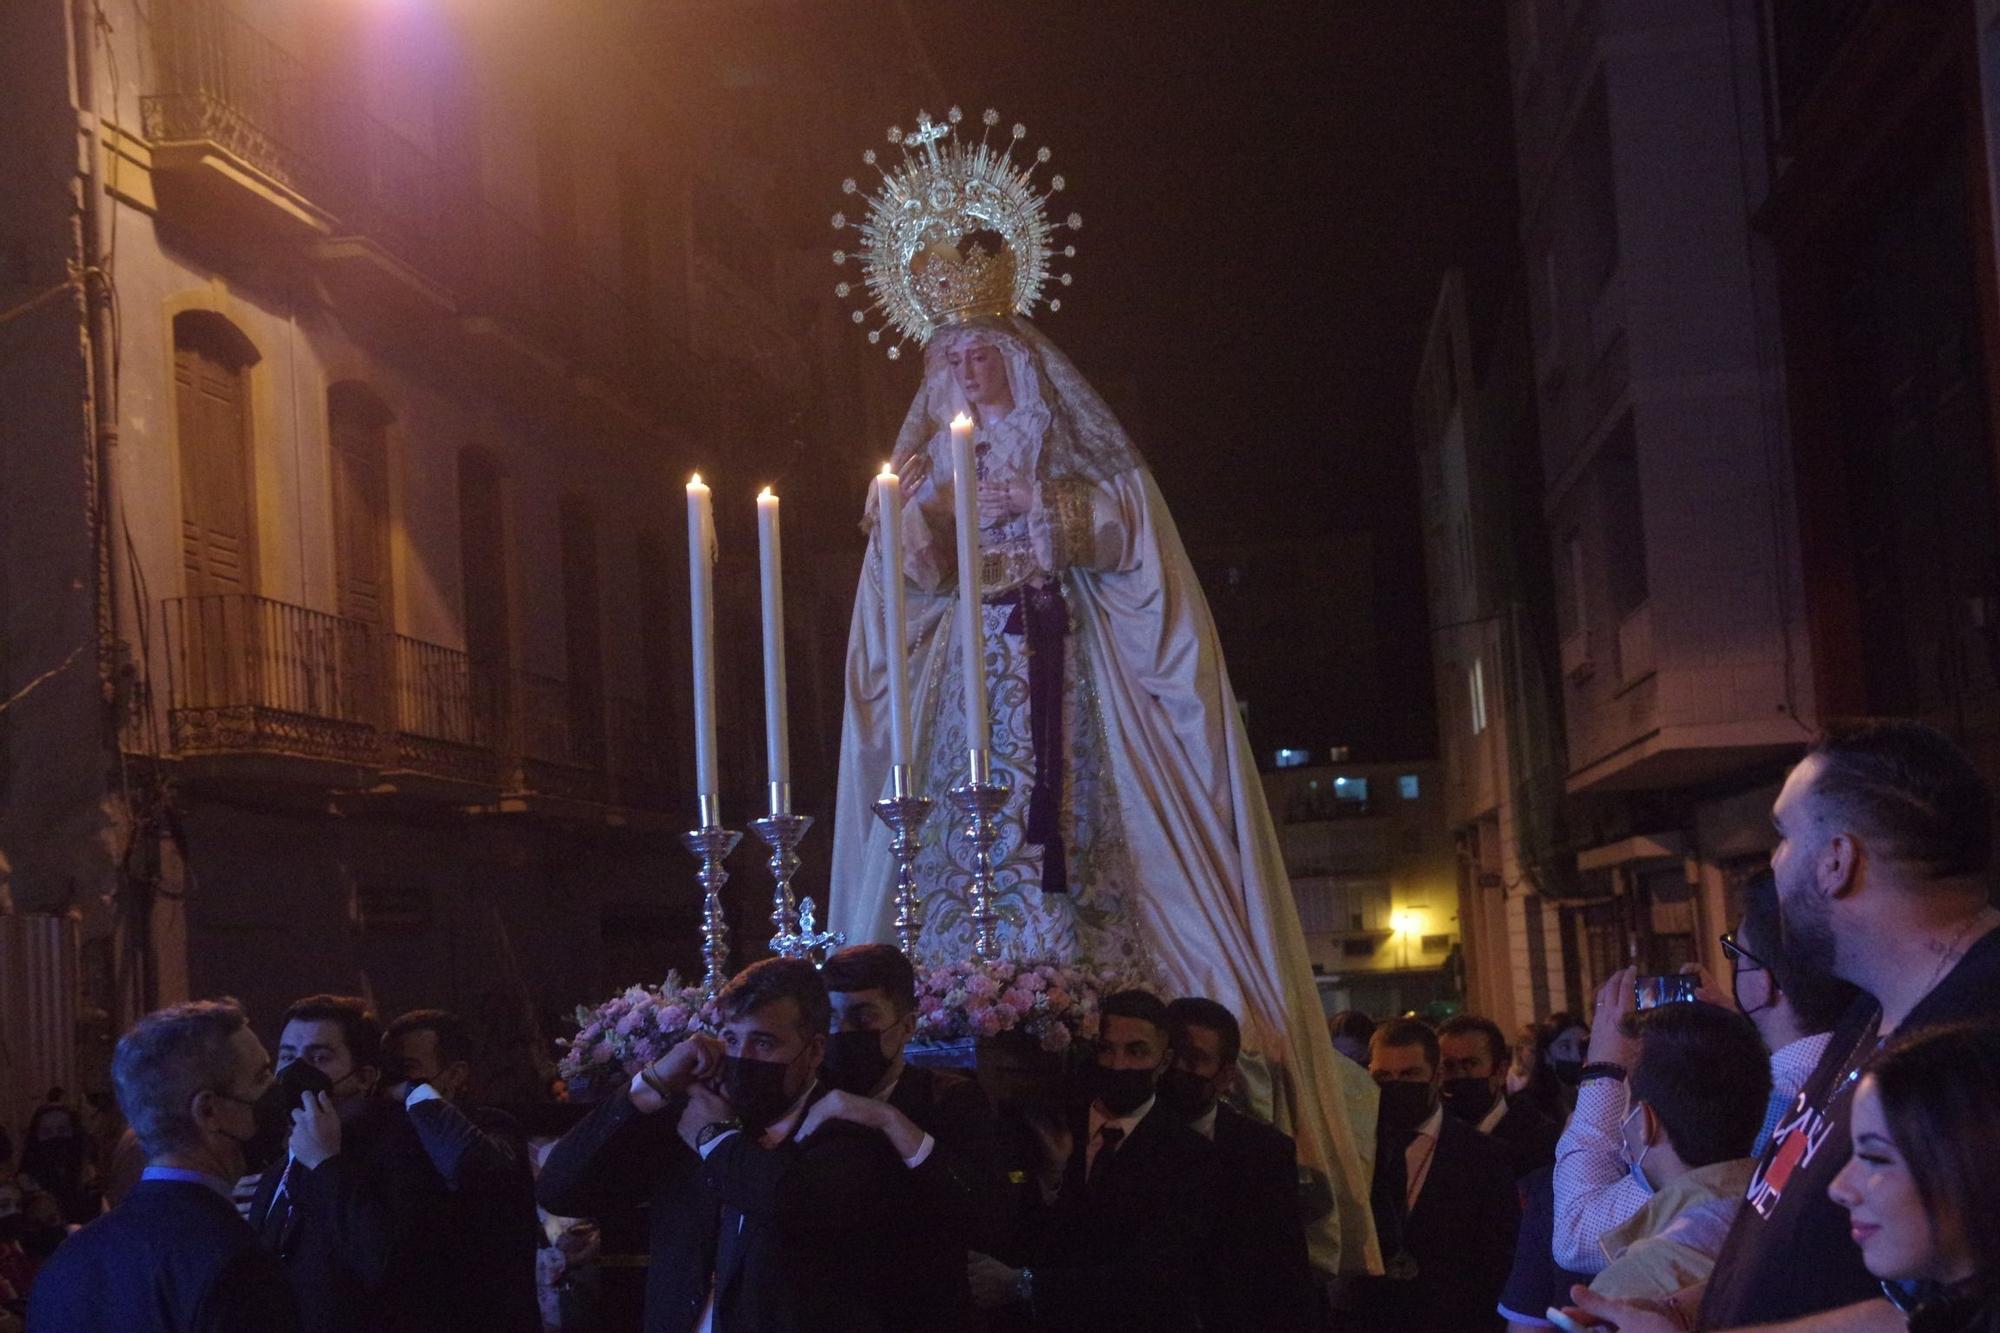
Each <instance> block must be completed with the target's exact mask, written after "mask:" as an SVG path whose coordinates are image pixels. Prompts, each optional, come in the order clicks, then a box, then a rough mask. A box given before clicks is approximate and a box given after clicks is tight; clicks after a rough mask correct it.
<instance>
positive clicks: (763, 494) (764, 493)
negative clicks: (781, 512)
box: [757, 486, 778, 500]
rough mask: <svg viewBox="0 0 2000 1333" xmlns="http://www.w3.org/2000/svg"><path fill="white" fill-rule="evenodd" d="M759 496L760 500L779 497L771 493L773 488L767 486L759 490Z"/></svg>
mask: <svg viewBox="0 0 2000 1333" xmlns="http://www.w3.org/2000/svg"><path fill="white" fill-rule="evenodd" d="M757 498H758V499H759V500H775V499H777V498H778V497H777V496H775V495H773V494H771V488H770V487H769V486H766V487H765V488H764V489H763V490H761V491H759V492H757Z"/></svg>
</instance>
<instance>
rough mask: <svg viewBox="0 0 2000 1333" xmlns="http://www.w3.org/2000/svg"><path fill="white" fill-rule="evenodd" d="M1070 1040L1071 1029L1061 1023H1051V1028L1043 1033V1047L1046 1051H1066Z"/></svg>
mask: <svg viewBox="0 0 2000 1333" xmlns="http://www.w3.org/2000/svg"><path fill="white" fill-rule="evenodd" d="M1069 1042H1070V1036H1069V1029H1068V1028H1066V1027H1064V1026H1063V1025H1062V1024H1060V1023H1051V1024H1050V1025H1049V1030H1048V1031H1047V1032H1044V1033H1043V1034H1042V1049H1043V1050H1045V1051H1066V1050H1068V1049H1069Z"/></svg>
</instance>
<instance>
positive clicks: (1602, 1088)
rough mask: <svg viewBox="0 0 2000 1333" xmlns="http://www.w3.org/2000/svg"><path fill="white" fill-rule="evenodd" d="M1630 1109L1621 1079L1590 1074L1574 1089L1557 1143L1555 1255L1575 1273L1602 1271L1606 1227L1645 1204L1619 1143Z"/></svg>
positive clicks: (1556, 1258)
mask: <svg viewBox="0 0 2000 1333" xmlns="http://www.w3.org/2000/svg"><path fill="white" fill-rule="evenodd" d="M1627 1109H1628V1107H1627V1103H1626V1092H1625V1084H1624V1083H1622V1082H1618V1081H1616V1080H1613V1079H1608V1078H1594V1079H1591V1080H1590V1081H1588V1082H1587V1083H1584V1084H1583V1085H1582V1086H1581V1087H1579V1088H1578V1089H1577V1090H1576V1110H1575V1111H1574V1112H1573V1113H1572V1114H1571V1115H1570V1118H1569V1125H1568V1126H1567V1127H1566V1128H1565V1129H1564V1130H1563V1134H1562V1140H1561V1141H1560V1142H1559V1143H1557V1144H1556V1174H1555V1212H1556V1218H1555V1222H1556V1225H1555V1241H1554V1244H1553V1245H1552V1246H1551V1247H1550V1248H1551V1249H1552V1251H1553V1257H1554V1258H1555V1261H1556V1262H1557V1263H1558V1264H1560V1265H1562V1266H1563V1267H1564V1268H1567V1269H1570V1270H1572V1271H1574V1272H1578V1273H1589V1274H1592V1275H1595V1274H1597V1273H1600V1272H1602V1271H1604V1265H1605V1263H1606V1262H1607V1261H1606V1259H1605V1257H1604V1233H1605V1232H1607V1231H1609V1230H1611V1229H1612V1228H1613V1227H1615V1226H1617V1225H1619V1224H1620V1223H1621V1222H1625V1221H1627V1220H1629V1219H1630V1218H1631V1217H1632V1215H1633V1214H1635V1213H1637V1212H1638V1211H1639V1210H1640V1209H1641V1208H1643V1207H1645V1206H1646V1199H1647V1194H1646V1191H1645V1190H1644V1189H1642V1188H1641V1187H1640V1185H1639V1183H1638V1182H1637V1181H1635V1180H1633V1179H1632V1173H1631V1170H1630V1168H1628V1167H1627V1166H1626V1165H1625V1158H1624V1154H1623V1153H1621V1152H1620V1151H1619V1147H1618V1122H1619V1121H1620V1120H1622V1119H1623V1118H1624V1116H1625V1112H1626V1110H1627Z"/></svg>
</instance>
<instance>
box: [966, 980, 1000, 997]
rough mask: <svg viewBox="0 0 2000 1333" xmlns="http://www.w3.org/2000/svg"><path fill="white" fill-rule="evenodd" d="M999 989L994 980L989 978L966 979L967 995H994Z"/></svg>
mask: <svg viewBox="0 0 2000 1333" xmlns="http://www.w3.org/2000/svg"><path fill="white" fill-rule="evenodd" d="M999 989H1000V987H999V986H997V985H996V984H994V981H993V978H992V977H989V976H984V975H980V976H970V977H967V978H966V979H965V993H966V994H967V995H993V994H995V993H996V992H998V991H999Z"/></svg>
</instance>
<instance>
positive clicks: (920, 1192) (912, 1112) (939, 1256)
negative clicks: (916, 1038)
mask: <svg viewBox="0 0 2000 1333" xmlns="http://www.w3.org/2000/svg"><path fill="white" fill-rule="evenodd" d="M888 1100H889V1105H891V1106H893V1107H895V1108H896V1109H897V1110H898V1111H901V1112H902V1113H903V1114H904V1115H905V1116H908V1117H909V1119H910V1121H911V1122H912V1123H913V1124H915V1125H916V1126H917V1128H919V1129H921V1130H923V1131H924V1133H926V1134H928V1135H930V1136H931V1141H932V1144H933V1146H932V1148H931V1153H930V1156H928V1157H926V1158H925V1159H924V1161H923V1163H922V1164H921V1165H920V1166H918V1167H917V1169H916V1171H915V1173H914V1174H913V1176H912V1179H911V1184H912V1185H913V1186H914V1187H915V1197H916V1200H917V1206H918V1208H919V1209H920V1210H921V1211H920V1214H919V1215H918V1216H917V1217H915V1218H913V1219H912V1220H911V1222H910V1223H909V1224H907V1225H906V1226H905V1228H904V1231H903V1234H904V1235H906V1236H907V1237H908V1238H909V1241H910V1247H911V1251H912V1253H911V1266H910V1271H909V1274H908V1276H909V1281H908V1283H907V1285H906V1288H905V1290H904V1291H903V1292H902V1297H903V1299H905V1300H906V1301H907V1302H908V1307H907V1309H906V1310H905V1312H904V1313H903V1314H901V1315H899V1316H898V1317H897V1322H898V1323H899V1324H900V1325H901V1326H903V1327H908V1328H924V1327H937V1328H946V1327H949V1328H962V1327H966V1326H967V1325H969V1324H971V1323H972V1322H973V1316H972V1314H971V1310H972V1292H971V1288H970V1286H969V1285H968V1283H967V1281H966V1267H965V1266H966V1257H967V1252H968V1251H970V1250H988V1249H989V1248H990V1247H989V1246H988V1244H987V1243H986V1240H985V1237H986V1235H987V1234H988V1232H989V1230H990V1228H991V1216H992V1211H993V1209H994V1208H995V1206H996V1203H997V1198H998V1187H997V1181H996V1179H995V1169H994V1166H993V1139H994V1135H993V1112H992V1108H991V1107H990V1106H989V1105H988V1103H987V1101H986V1094H985V1093H984V1092H982V1091H980V1088H979V1084H978V1083H977V1082H975V1081H974V1080H973V1079H970V1078H968V1077H966V1076H965V1075H963V1074H954V1073H951V1072H950V1071H948V1070H940V1069H927V1068H924V1067H922V1066H918V1065H906V1066H904V1068H903V1072H902V1073H901V1074H900V1075H899V1076H898V1077H897V1079H896V1086H895V1087H893V1088H891V1089H890V1090H889V1099H888ZM947 1312H956V1313H950V1314H948V1313H947Z"/></svg>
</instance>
